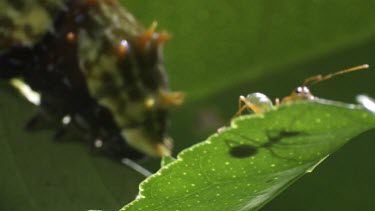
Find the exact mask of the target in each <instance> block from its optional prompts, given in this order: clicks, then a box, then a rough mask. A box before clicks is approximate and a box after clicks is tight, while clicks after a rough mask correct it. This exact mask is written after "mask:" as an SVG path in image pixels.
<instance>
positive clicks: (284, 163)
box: [124, 100, 375, 211]
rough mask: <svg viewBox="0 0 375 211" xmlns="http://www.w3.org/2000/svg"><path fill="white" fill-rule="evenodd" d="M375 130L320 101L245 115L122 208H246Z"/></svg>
mask: <svg viewBox="0 0 375 211" xmlns="http://www.w3.org/2000/svg"><path fill="white" fill-rule="evenodd" d="M374 127H375V116H374V115H373V114H371V113H369V112H367V111H366V110H364V109H362V108H361V107H360V106H355V105H348V104H342V103H338V102H333V101H327V100H318V101H317V102H298V103H293V104H289V105H282V106H280V107H278V108H276V109H273V110H271V111H269V112H266V113H264V114H258V115H245V116H242V117H240V118H238V119H236V120H235V121H234V122H233V123H232V125H231V126H230V127H229V128H226V129H225V130H224V131H222V132H220V133H217V134H214V135H212V136H211V137H210V138H208V140H207V141H204V142H202V143H200V144H197V145H195V146H193V147H191V148H188V149H186V150H184V151H183V152H181V153H180V154H179V156H178V159H177V160H176V161H175V162H173V163H171V164H169V165H167V166H165V167H163V168H162V169H161V170H160V171H159V172H158V173H157V174H155V175H154V176H152V177H151V178H149V179H147V180H146V181H145V182H143V183H142V184H141V191H140V195H141V198H140V199H138V200H136V201H135V202H133V203H131V204H130V205H128V206H126V207H125V208H124V210H153V211H157V210H163V211H164V210H197V211H198V210H207V209H213V208H220V210H253V209H258V208H260V207H262V206H263V205H264V204H265V203H266V202H267V201H269V200H271V199H272V198H274V197H275V196H276V195H277V194H278V193H280V192H281V191H282V190H283V189H285V188H286V187H288V186H289V185H290V184H292V183H293V182H294V181H295V180H297V179H298V178H299V177H301V176H303V175H304V174H305V173H308V172H311V171H312V170H313V168H315V167H316V166H317V165H318V164H319V163H320V162H321V161H322V160H323V159H325V158H326V157H327V156H328V155H329V154H331V153H332V152H334V151H336V150H337V149H338V148H339V147H341V146H342V145H343V144H345V143H346V142H347V141H349V140H350V139H351V138H353V137H354V136H357V135H358V134H360V133H362V132H364V131H366V130H368V129H370V128H374Z"/></svg>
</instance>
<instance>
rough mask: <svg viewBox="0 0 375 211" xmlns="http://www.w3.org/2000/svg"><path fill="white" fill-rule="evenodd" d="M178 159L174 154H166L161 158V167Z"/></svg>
mask: <svg viewBox="0 0 375 211" xmlns="http://www.w3.org/2000/svg"><path fill="white" fill-rule="evenodd" d="M175 160H176V158H174V157H172V156H164V157H163V158H162V159H161V167H164V166H166V165H168V164H170V163H173V162H174V161H175Z"/></svg>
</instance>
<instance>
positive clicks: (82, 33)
mask: <svg viewBox="0 0 375 211" xmlns="http://www.w3.org/2000/svg"><path fill="white" fill-rule="evenodd" d="M0 6H1V7H2V8H3V11H4V12H2V14H0V78H1V79H4V80H9V81H11V83H12V84H13V86H15V87H16V88H17V89H19V90H20V91H21V92H22V93H23V94H24V95H26V96H25V97H27V98H28V99H29V100H30V101H32V102H33V103H34V104H37V105H38V107H39V108H40V109H39V112H38V113H37V114H36V115H35V116H34V117H33V118H32V119H31V120H30V121H29V122H28V123H27V128H28V129H30V130H33V129H36V128H38V127H39V126H40V125H43V124H46V122H47V124H48V122H53V123H55V124H56V125H58V126H57V127H58V128H57V135H56V136H60V135H61V134H64V133H65V132H66V131H67V130H70V128H74V129H75V130H77V131H79V133H80V134H84V136H85V137H86V140H88V142H89V143H90V145H91V146H93V147H95V148H98V149H99V150H100V151H102V152H103V153H104V154H106V155H108V156H109V157H111V158H114V159H122V158H132V159H133V158H141V157H143V156H144V154H146V155H150V156H163V155H169V154H170V153H171V148H172V140H171V138H170V137H169V136H168V133H167V130H168V124H169V123H168V111H169V110H170V108H171V107H174V106H177V105H180V104H181V103H182V101H183V98H184V95H183V94H182V93H181V92H171V91H170V89H169V85H168V79H167V74H166V71H165V68H164V61H163V53H162V50H163V46H164V44H165V43H166V42H167V41H168V40H169V38H170V36H169V34H168V33H166V32H156V30H155V29H156V23H153V24H152V25H151V27H150V28H149V29H146V28H144V27H143V26H142V25H141V24H139V23H138V22H137V20H136V19H135V18H134V17H133V16H132V15H131V14H130V13H129V12H128V11H127V10H126V9H125V8H124V7H122V6H121V5H120V3H119V2H118V1H116V0H31V1H22V0H1V1H0ZM26 88H27V89H31V90H32V93H34V94H35V95H36V97H35V100H32V99H31V97H30V96H28V94H26V93H25V91H23V90H25V89H26Z"/></svg>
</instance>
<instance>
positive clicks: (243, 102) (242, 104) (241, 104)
mask: <svg viewBox="0 0 375 211" xmlns="http://www.w3.org/2000/svg"><path fill="white" fill-rule="evenodd" d="M245 109H251V110H252V111H253V112H254V113H256V114H257V113H261V112H262V109H260V108H258V107H257V106H256V105H254V104H252V103H251V102H250V101H249V100H247V99H246V98H245V97H244V96H242V95H241V96H240V97H239V98H238V111H237V112H236V113H235V114H234V116H233V117H232V120H233V119H234V118H235V117H238V116H241V114H242V112H243V111H244V110H245Z"/></svg>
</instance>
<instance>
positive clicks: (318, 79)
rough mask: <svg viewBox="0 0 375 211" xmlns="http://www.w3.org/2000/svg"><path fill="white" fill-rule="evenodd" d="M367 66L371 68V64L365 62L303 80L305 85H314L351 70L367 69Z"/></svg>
mask: <svg viewBox="0 0 375 211" xmlns="http://www.w3.org/2000/svg"><path fill="white" fill-rule="evenodd" d="M367 68H369V65H368V64H363V65H359V66H355V67H352V68H349V69H345V70H340V71H337V72H335V73H331V74H328V75H325V76H322V75H316V76H312V77H309V78H306V79H305V81H304V82H303V86H306V87H310V86H312V85H314V84H316V83H319V82H322V81H325V80H328V79H330V78H333V77H335V76H338V75H342V74H346V73H350V72H354V71H357V70H363V69H367Z"/></svg>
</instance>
